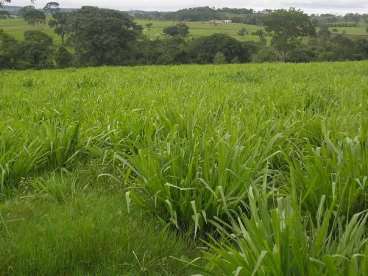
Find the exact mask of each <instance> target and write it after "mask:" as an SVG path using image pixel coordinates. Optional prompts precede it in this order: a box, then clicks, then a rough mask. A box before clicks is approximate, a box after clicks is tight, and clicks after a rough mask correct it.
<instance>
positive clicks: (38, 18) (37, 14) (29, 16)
mask: <svg viewBox="0 0 368 276" xmlns="http://www.w3.org/2000/svg"><path fill="white" fill-rule="evenodd" d="M20 13H21V15H22V17H23V18H24V20H25V21H26V22H27V23H28V24H32V25H35V24H44V23H46V15H45V13H44V12H43V11H42V10H37V9H35V8H34V7H33V6H29V7H25V8H23V9H22V11H21V12H20Z"/></svg>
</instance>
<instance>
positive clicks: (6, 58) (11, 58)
mask: <svg viewBox="0 0 368 276" xmlns="http://www.w3.org/2000/svg"><path fill="white" fill-rule="evenodd" d="M17 45H18V42H17V41H16V40H15V39H14V38H13V37H12V36H10V35H9V34H6V33H5V32H4V31H3V30H0V69H2V68H13V67H14V66H15V65H16V58H17Z"/></svg>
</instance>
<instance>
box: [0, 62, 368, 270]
mask: <svg viewBox="0 0 368 276" xmlns="http://www.w3.org/2000/svg"><path fill="white" fill-rule="evenodd" d="M367 72H368V63H367V62H346V63H315V64H298V65H292V64H259V65H252V64H249V65H223V66H210V65H208V66H196V65H191V66H170V67H165V66H162V67H161V66H152V67H132V68H121V67H102V68H86V69H67V70H50V71H47V70H45V71H23V72H22V71H18V72H15V71H2V72H0V248H1V250H0V275H122V274H123V275H192V274H203V275H252V274H253V275H367V274H368V258H367V257H368V245H367V243H366V240H367V238H368V235H367V233H368V232H367V219H368V217H367V216H368V215H367V210H368V208H367V204H368V200H367V199H368V197H367V191H368V190H367V189H368V173H367V172H368V116H367V115H368V104H367V103H368V95H367V91H368V85H367V83H368V74H367Z"/></svg>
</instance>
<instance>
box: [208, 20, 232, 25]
mask: <svg viewBox="0 0 368 276" xmlns="http://www.w3.org/2000/svg"><path fill="white" fill-rule="evenodd" d="M210 23H212V24H214V25H219V24H225V25H228V24H232V23H233V21H232V20H230V19H225V20H211V21H210Z"/></svg>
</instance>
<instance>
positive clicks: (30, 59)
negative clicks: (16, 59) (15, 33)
mask: <svg viewBox="0 0 368 276" xmlns="http://www.w3.org/2000/svg"><path fill="white" fill-rule="evenodd" d="M19 48H20V50H19V55H20V59H21V61H22V67H25V68H28V67H32V68H47V67H50V66H52V64H53V51H54V49H53V41H52V38H51V37H49V36H48V35H47V34H45V33H43V32H40V31H26V32H25V33H24V41H23V42H22V43H21V44H20V47H19Z"/></svg>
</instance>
